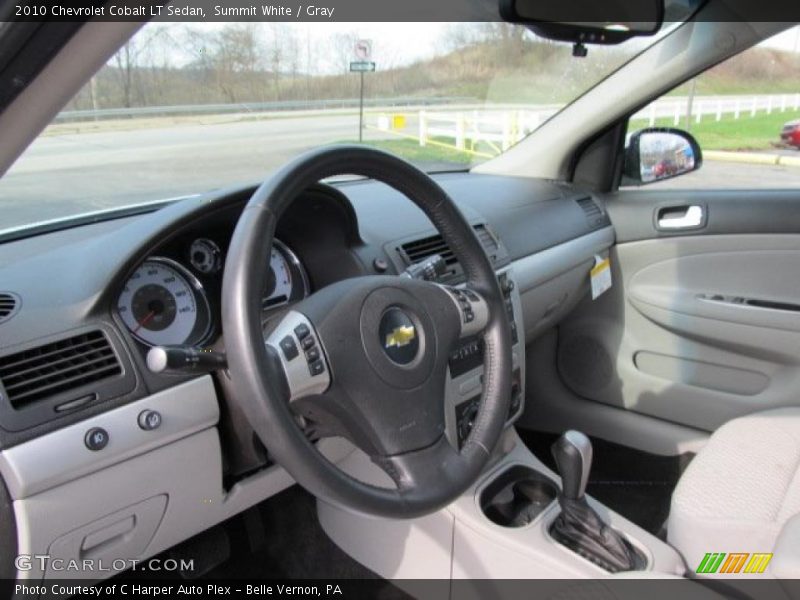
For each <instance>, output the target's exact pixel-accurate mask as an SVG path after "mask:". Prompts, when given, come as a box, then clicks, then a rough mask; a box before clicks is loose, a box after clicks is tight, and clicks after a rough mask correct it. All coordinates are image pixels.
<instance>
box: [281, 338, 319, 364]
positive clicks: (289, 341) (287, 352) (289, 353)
mask: <svg viewBox="0 0 800 600" xmlns="http://www.w3.org/2000/svg"><path fill="white" fill-rule="evenodd" d="M312 341H313V340H312ZM280 346H281V350H282V351H283V356H284V357H285V358H286V360H288V361H291V360H294V359H295V358H297V357H298V356H299V355H300V351H299V350H298V349H297V344H295V343H294V338H293V337H292V336H291V335H287V336H286V337H284V338H283V339H282V340H281V341H280Z"/></svg>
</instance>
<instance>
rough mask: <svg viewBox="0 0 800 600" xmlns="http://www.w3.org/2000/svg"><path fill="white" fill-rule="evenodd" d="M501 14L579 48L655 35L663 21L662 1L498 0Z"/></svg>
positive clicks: (539, 32) (534, 30) (537, 32)
mask: <svg viewBox="0 0 800 600" xmlns="http://www.w3.org/2000/svg"><path fill="white" fill-rule="evenodd" d="M500 15H501V16H502V17H503V18H504V19H505V20H506V21H510V22H512V23H521V24H523V25H526V26H527V27H528V28H529V29H531V30H532V31H533V32H534V33H536V34H538V35H540V36H542V37H545V38H548V39H552V40H558V41H562V42H572V43H573V44H579V45H581V46H582V45H583V44H619V43H621V42H624V41H625V40H628V39H630V38H632V37H636V36H647V35H654V34H655V33H657V32H658V30H659V29H661V25H662V23H663V21H664V1H663V0H617V1H616V2H613V3H608V2H598V1H597V0H500ZM575 19H581V20H580V21H577V20H575Z"/></svg>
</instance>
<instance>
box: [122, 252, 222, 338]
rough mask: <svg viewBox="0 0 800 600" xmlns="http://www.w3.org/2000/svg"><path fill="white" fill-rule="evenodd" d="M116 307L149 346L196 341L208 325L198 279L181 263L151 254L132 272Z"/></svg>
mask: <svg viewBox="0 0 800 600" xmlns="http://www.w3.org/2000/svg"><path fill="white" fill-rule="evenodd" d="M117 311H118V312H119V315H120V317H122V320H123V321H124V322H125V325H126V326H127V327H128V329H130V331H131V333H132V334H133V335H134V336H135V337H136V338H138V339H139V340H140V341H142V342H144V343H145V344H148V345H151V346H169V345H183V344H185V345H190V346H193V345H196V344H199V343H200V342H202V341H204V340H205V338H206V336H207V335H208V333H209V329H210V311H209V307H208V300H207V298H206V297H205V294H204V292H203V288H202V286H201V285H200V283H199V282H198V281H197V280H196V279H195V278H194V277H193V276H192V275H191V274H190V273H189V272H188V271H187V270H186V269H185V268H183V267H182V266H181V265H179V264H178V263H176V262H174V261H171V260H169V259H166V258H151V259H149V260H146V261H145V262H144V263H142V265H141V266H140V267H139V268H138V269H136V271H134V272H133V274H132V275H131V276H130V278H129V279H128V281H127V282H126V283H125V287H124V288H123V290H122V293H121V294H120V296H119V300H118V301H117Z"/></svg>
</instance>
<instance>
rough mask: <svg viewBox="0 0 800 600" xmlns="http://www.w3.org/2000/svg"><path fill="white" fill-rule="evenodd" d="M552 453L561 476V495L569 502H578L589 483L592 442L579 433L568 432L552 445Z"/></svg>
mask: <svg viewBox="0 0 800 600" xmlns="http://www.w3.org/2000/svg"><path fill="white" fill-rule="evenodd" d="M552 452H553V458H555V459H556V466H557V467H558V474H559V475H561V490H562V492H561V494H562V495H563V496H564V498H568V499H569V500H580V499H581V498H583V495H584V494H585V493H586V484H587V483H589V471H590V470H591V468H592V442H590V441H589V438H588V437H586V435H585V434H583V433H581V432H580V431H574V430H570V431H567V432H566V433H565V434H564V435H562V436H561V437H560V438H558V441H556V443H555V444H553V448H552Z"/></svg>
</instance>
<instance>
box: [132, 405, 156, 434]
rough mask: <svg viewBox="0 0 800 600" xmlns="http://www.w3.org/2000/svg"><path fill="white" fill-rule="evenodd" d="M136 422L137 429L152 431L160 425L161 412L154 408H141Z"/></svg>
mask: <svg viewBox="0 0 800 600" xmlns="http://www.w3.org/2000/svg"><path fill="white" fill-rule="evenodd" d="M136 422H137V423H138V424H139V429H142V430H144V431H153V430H154V429H158V428H159V427H160V426H161V413H160V412H158V411H155V410H143V411H142V412H140V413H139V418H138V419H137V420H136Z"/></svg>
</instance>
